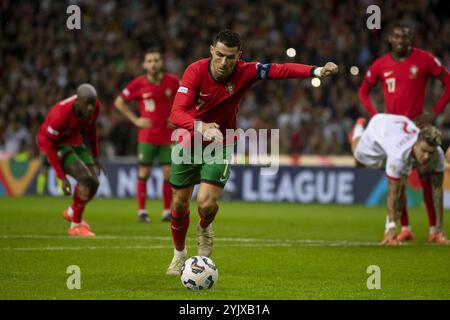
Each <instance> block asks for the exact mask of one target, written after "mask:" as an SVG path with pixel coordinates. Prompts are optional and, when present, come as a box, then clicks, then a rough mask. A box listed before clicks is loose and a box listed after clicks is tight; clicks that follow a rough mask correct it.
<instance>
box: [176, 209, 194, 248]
mask: <svg viewBox="0 0 450 320" xmlns="http://www.w3.org/2000/svg"><path fill="white" fill-rule="evenodd" d="M189 213H190V211H189V210H187V211H186V212H181V213H180V212H176V211H175V210H174V209H172V211H171V214H172V216H171V218H172V219H171V227H172V228H171V229H172V239H173V243H174V245H175V249H177V250H178V251H182V250H183V249H184V247H185V242H186V233H187V230H188V228H189V221H190V220H189Z"/></svg>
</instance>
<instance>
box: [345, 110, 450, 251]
mask: <svg viewBox="0 0 450 320" xmlns="http://www.w3.org/2000/svg"><path fill="white" fill-rule="evenodd" d="M364 125H365V119H363V118H360V119H358V120H357V122H356V124H355V126H354V127H353V132H352V133H351V144H352V152H353V155H354V157H355V158H356V160H357V161H359V162H360V163H362V164H363V165H365V166H367V167H373V168H380V167H382V166H383V164H384V163H385V166H386V176H387V178H388V195H387V211H388V216H387V221H386V230H385V235H384V239H383V241H382V242H381V244H382V245H400V244H402V242H400V240H398V238H397V223H398V220H399V219H400V215H401V213H402V210H403V206H404V205H406V201H405V200H406V182H407V179H408V176H409V174H410V172H411V169H412V168H413V167H415V168H417V170H418V172H419V174H420V175H422V176H429V177H430V180H431V193H432V201H433V206H434V210H435V213H436V229H435V232H434V233H433V234H430V236H429V237H428V242H431V243H437V244H450V240H448V239H447V238H446V237H445V235H444V216H443V213H444V209H443V207H444V205H443V180H444V177H443V176H444V175H443V171H444V161H443V158H444V157H443V151H442V149H441V147H440V144H441V132H440V131H439V130H438V129H436V128H435V127H433V126H427V127H425V128H423V129H422V130H420V129H419V128H418V127H417V126H416V125H415V124H414V122H412V121H411V120H410V119H409V118H407V117H405V116H400V115H392V114H377V115H375V116H374V117H373V118H372V119H371V120H370V122H369V124H368V125H367V128H366V129H364Z"/></svg>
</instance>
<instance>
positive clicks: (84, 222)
mask: <svg viewBox="0 0 450 320" xmlns="http://www.w3.org/2000/svg"><path fill="white" fill-rule="evenodd" d="M63 218H64V219H66V220H67V221H70V222H72V219H71V218H70V216H69V210H68V209H65V210H64V211H63ZM81 225H83V226H85V227H86V228H88V229H89V230H90V229H91V226H90V225H89V223H87V222H86V221H84V220H81Z"/></svg>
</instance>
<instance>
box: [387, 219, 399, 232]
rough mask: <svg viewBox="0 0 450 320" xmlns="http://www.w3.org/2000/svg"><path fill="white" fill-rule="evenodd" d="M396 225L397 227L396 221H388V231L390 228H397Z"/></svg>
mask: <svg viewBox="0 0 450 320" xmlns="http://www.w3.org/2000/svg"><path fill="white" fill-rule="evenodd" d="M396 227H397V224H396V223H395V222H394V221H392V222H386V231H388V230H389V229H393V228H396Z"/></svg>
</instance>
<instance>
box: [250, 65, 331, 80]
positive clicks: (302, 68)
mask: <svg viewBox="0 0 450 320" xmlns="http://www.w3.org/2000/svg"><path fill="white" fill-rule="evenodd" d="M256 72H257V79H301V78H308V77H319V78H323V77H328V76H331V75H334V74H337V73H338V72H339V67H338V66H337V65H336V64H335V63H333V62H327V63H326V64H325V65H324V66H323V67H316V66H311V65H306V64H300V63H283V64H278V63H271V64H261V63H257V64H256Z"/></svg>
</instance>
